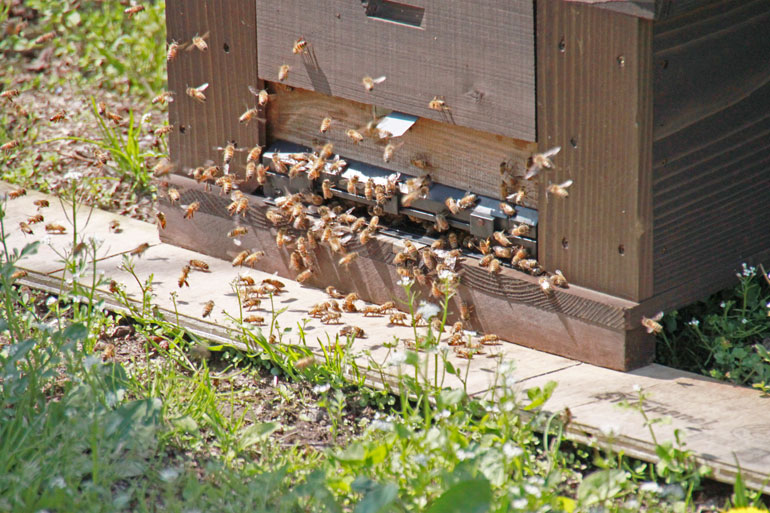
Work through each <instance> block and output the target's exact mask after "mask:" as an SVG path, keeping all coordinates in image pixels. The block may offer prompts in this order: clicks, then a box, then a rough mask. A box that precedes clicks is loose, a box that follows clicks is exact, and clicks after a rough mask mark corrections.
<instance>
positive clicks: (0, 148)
mask: <svg viewBox="0 0 770 513" xmlns="http://www.w3.org/2000/svg"><path fill="white" fill-rule="evenodd" d="M20 144H21V143H20V142H19V140H18V139H11V140H10V141H8V142H7V143H5V144H3V145H2V146H0V151H4V152H6V153H9V152H10V151H11V150H12V149H14V148H16V147H17V146H19V145H20Z"/></svg>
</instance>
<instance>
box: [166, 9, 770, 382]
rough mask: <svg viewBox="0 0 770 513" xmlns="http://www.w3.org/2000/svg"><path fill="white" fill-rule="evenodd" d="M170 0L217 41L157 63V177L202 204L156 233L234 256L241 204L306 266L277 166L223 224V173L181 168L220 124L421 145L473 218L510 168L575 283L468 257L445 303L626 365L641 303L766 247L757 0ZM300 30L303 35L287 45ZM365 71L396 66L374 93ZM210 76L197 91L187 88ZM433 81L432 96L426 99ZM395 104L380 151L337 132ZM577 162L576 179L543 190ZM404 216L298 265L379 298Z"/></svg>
mask: <svg viewBox="0 0 770 513" xmlns="http://www.w3.org/2000/svg"><path fill="white" fill-rule="evenodd" d="M166 9H167V26H168V40H169V42H172V41H178V42H189V41H190V40H191V39H192V38H193V37H194V36H195V35H206V41H207V44H208V46H209V49H208V50H207V51H205V52H201V51H198V50H192V51H182V52H180V54H179V55H178V56H177V58H175V59H173V60H171V61H169V67H168V71H169V89H170V90H172V91H175V92H176V93H177V94H176V99H175V101H174V102H173V103H172V104H171V106H170V111H169V121H170V123H171V124H172V125H173V126H174V128H175V130H174V131H173V132H172V134H171V135H170V139H169V143H170V151H171V157H172V160H173V161H174V163H175V165H176V169H177V174H175V175H174V176H173V177H172V178H171V179H170V183H171V186H173V187H175V188H177V189H178V190H180V191H181V193H182V203H183V204H189V203H191V202H193V201H199V202H200V204H201V209H200V211H199V212H198V213H197V214H196V215H195V217H194V218H193V219H192V220H183V219H182V214H183V213H184V212H183V210H182V209H181V208H180V207H179V205H170V204H168V203H167V204H166V205H165V207H164V210H165V211H166V215H167V217H168V218H169V225H168V228H167V229H166V230H165V231H163V232H161V236H162V237H163V238H164V240H166V241H170V242H173V243H175V244H178V245H182V246H185V247H190V248H195V249H197V250H199V251H204V252H208V253H211V254H213V255H216V256H221V257H228V258H232V256H233V255H235V254H236V253H237V252H238V251H240V250H241V249H242V247H240V246H235V245H234V244H233V242H232V240H231V239H228V238H227V237H226V236H225V234H226V233H227V231H229V230H230V229H232V227H233V226H234V225H235V224H236V223H237V222H240V223H241V224H246V225H248V226H250V228H251V230H250V233H249V235H247V236H246V237H245V238H244V239H243V241H242V244H243V247H254V248H262V249H264V250H265V251H267V252H268V258H266V259H263V261H262V262H261V264H260V266H261V268H262V269H266V270H269V271H274V272H278V273H279V274H282V275H287V276H295V275H296V272H295V271H292V270H291V269H290V268H289V254H288V252H286V251H284V250H281V249H278V248H276V247H275V242H274V238H275V228H274V227H273V226H272V225H271V223H269V222H268V221H267V220H266V219H265V216H264V214H265V211H266V210H267V209H268V208H269V206H270V204H271V203H270V197H271V196H274V195H275V194H276V193H280V188H281V187H279V186H272V188H271V187H266V188H259V187H258V186H257V185H258V184H257V183H256V182H255V181H253V180H252V181H249V182H247V183H243V184H241V190H242V191H244V192H245V193H248V194H252V193H253V194H254V196H253V197H252V198H251V200H250V208H249V211H248V213H247V215H246V218H245V219H243V220H241V221H234V220H233V218H231V217H229V216H228V215H227V213H226V207H227V205H228V204H229V202H230V200H229V199H228V198H227V197H225V196H223V195H221V193H220V192H221V191H219V190H218V188H217V187H214V188H213V189H212V188H208V187H206V186H204V185H202V184H199V183H196V182H195V181H194V180H192V179H190V178H188V177H187V173H188V171H189V170H190V169H192V168H195V167H197V166H201V165H203V164H204V163H205V162H207V161H214V162H221V160H222V153H221V151H219V150H218V149H217V148H221V147H224V146H225V145H226V144H227V143H228V142H229V141H233V142H235V143H237V146H238V148H251V147H253V146H255V145H262V146H264V147H265V148H266V149H269V150H268V151H272V149H273V148H278V147H283V148H287V147H288V146H286V145H287V144H289V145H292V144H293V145H301V146H304V147H307V148H310V149H317V148H318V147H319V146H320V145H322V144H323V143H325V142H332V143H334V152H335V153H337V154H339V155H340V156H341V157H342V158H344V159H346V160H348V161H349V162H351V163H354V166H357V167H358V168H360V169H362V170H364V172H365V173H366V172H371V173H374V174H375V175H376V174H377V173H380V174H381V175H382V174H383V173H384V174H387V173H394V172H401V173H403V174H404V176H406V175H412V176H416V175H419V174H420V173H421V172H422V171H423V170H419V169H417V168H416V167H415V165H414V163H415V161H417V162H419V161H426V162H429V165H430V169H429V172H430V175H431V178H432V179H433V183H434V184H436V185H435V186H434V188H435V190H436V191H438V190H440V189H441V188H442V187H444V189H442V190H445V191H449V192H447V193H446V194H454V193H459V194H460V195H462V194H463V193H465V192H472V193H475V194H477V195H479V196H482V197H484V201H483V202H482V203H483V204H484V205H487V206H489V207H490V208H489V209H488V210H483V209H477V210H474V211H473V212H470V213H467V214H464V216H465V217H462V218H457V219H454V218H453V219H452V221H453V223H455V224H456V225H457V226H465V227H466V228H468V229H469V230H471V231H474V230H475V231H476V233H477V234H478V233H485V230H486V233H488V230H489V229H490V228H494V229H499V228H501V226H503V225H501V224H500V223H504V226H508V225H509V224H510V223H511V222H512V221H511V220H510V219H504V218H501V217H499V213H496V212H494V210H495V204H496V203H498V202H499V200H500V199H502V198H503V195H504V194H506V193H508V192H511V191H510V190H505V187H503V184H504V182H506V180H508V181H510V176H511V175H517V176H518V178H519V180H518V181H517V183H516V186H515V187H516V190H518V189H520V188H521V189H523V190H524V191H525V192H526V193H527V195H526V199H525V200H524V201H523V202H522V205H521V206H520V208H519V210H520V212H519V214H520V215H521V218H520V219H518V220H517V221H516V223H526V224H528V225H530V226H531V228H532V230H531V232H530V234H529V235H528V236H527V237H524V239H522V240H521V241H520V242H521V243H522V244H525V243H526V244H529V247H530V249H531V252H532V254H536V256H537V259H538V261H539V262H540V264H541V266H542V268H544V269H545V270H547V271H549V272H553V271H555V270H556V269H559V270H561V271H562V272H563V273H564V275H565V276H566V277H567V278H568V279H569V281H570V286H569V288H566V289H560V288H557V289H556V290H555V293H554V294H552V295H546V294H544V293H543V292H542V290H541V287H540V285H539V284H538V278H537V277H535V276H531V275H529V274H527V273H524V272H522V271H520V270H517V269H514V268H508V267H506V268H504V269H503V271H502V272H501V273H499V274H490V273H489V272H487V271H486V270H485V269H483V268H480V267H479V266H477V265H476V260H477V259H478V255H474V254H468V255H467V256H466V258H465V260H464V262H463V265H462V271H461V275H462V285H461V287H460V290H459V294H458V298H457V301H455V303H453V306H452V310H453V311H455V312H456V311H457V310H458V309H459V308H458V306H459V301H460V300H461V301H463V302H464V303H466V304H468V305H472V306H473V313H472V318H471V325H472V327H473V328H475V329H477V330H481V331H484V332H492V333H497V334H499V335H500V336H502V337H503V338H506V339H509V340H512V341H514V342H517V343H520V344H524V345H527V346H530V347H535V348H538V349H542V350H545V351H549V352H553V353H558V354H562V355H565V356H569V357H573V358H576V359H580V360H583V361H587V362H591V363H595V364H599V365H602V366H607V367H611V368H616V369H629V368H633V367H636V366H638V365H641V364H644V363H647V362H648V361H650V359H651V358H652V355H653V350H654V343H653V340H652V339H651V337H650V336H649V335H648V334H647V333H646V332H645V330H644V329H642V327H641V326H640V319H641V317H642V316H643V315H648V316H649V315H652V314H654V313H655V312H657V311H659V310H662V309H669V308H673V307H677V306H680V305H683V304H686V303H689V302H692V301H694V300H696V299H699V298H701V297H703V296H705V295H706V294H708V293H710V292H713V291H715V290H718V289H719V288H721V287H724V286H726V285H729V284H730V283H731V282H732V281H733V280H734V273H735V270H736V268H738V266H739V265H740V263H741V262H754V263H756V262H759V261H762V260H763V259H765V260H766V259H767V256H768V254H769V253H770V230H768V229H767V227H768V221H769V220H770V215H769V213H770V212H769V208H770V207H768V205H770V172H768V161H769V160H770V144H768V141H769V140H768V135H767V134H768V130H769V129H770V126H769V125H768V123H769V121H768V120H770V116H769V115H768V113H770V83H769V82H770V81H769V80H768V77H770V60H768V59H767V55H768V54H770V31H768V30H766V26H767V22H768V21H770V20H769V18H770V1H768V0H753V1H746V0H686V1H684V0H682V1H677V2H673V1H668V0H656V1H653V0H649V1H642V0H640V1H626V0H618V1H612V2H599V1H588V0H586V1H571V2H568V1H565V0H535V1H534V2H533V1H525V0H474V1H448V0H443V1H439V0H408V3H396V2H391V1H388V0H368V1H367V0H364V1H362V2H355V1H349V0H286V1H282V2H270V1H267V0H257V1H256V2H255V1H254V0H251V1H245V0H229V1H224V0H201V1H198V2H184V1H181V0H167V3H166ZM297 40H304V41H306V42H307V47H306V49H305V50H304V51H301V52H299V53H298V54H294V53H293V52H292V46H293V45H294V43H295V42H296V41H297ZM284 64H285V65H288V66H289V72H288V77H287V78H286V79H285V80H283V81H279V77H278V75H279V68H280V66H282V65H284ZM367 75H368V76H371V77H380V76H384V77H386V78H385V80H384V81H382V82H381V83H377V84H376V86H375V87H374V88H373V90H371V91H367V90H366V89H365V88H364V87H363V86H362V83H361V80H362V78H363V77H364V76H367ZM204 83H208V84H209V87H208V88H207V89H206V90H205V95H206V98H207V101H206V102H205V103H202V102H198V101H195V99H193V98H191V97H190V96H188V95H186V94H184V92H185V90H186V89H187V88H188V87H197V86H199V85H201V84H204ZM249 86H252V87H255V88H257V89H262V88H265V87H266V88H268V89H269V90H270V91H271V97H270V101H269V103H268V105H267V106H266V107H265V108H261V109H259V114H258V115H259V117H260V118H261V119H259V120H255V121H253V122H251V123H248V124H246V123H239V117H240V116H241V114H242V113H243V112H244V111H245V110H246V109H248V108H251V107H254V105H255V104H256V98H255V97H254V95H253V94H252V93H251V92H250V91H249ZM433 99H440V100H442V101H443V102H445V103H444V105H445V106H446V108H440V109H436V110H434V109H431V108H429V103H430V101H431V100H433ZM391 111H392V112H397V113H404V114H405V115H407V117H408V116H414V117H415V118H416V119H417V120H416V122H415V123H414V124H413V125H412V126H411V128H409V129H408V130H407V131H406V133H405V134H404V135H403V136H401V137H399V138H398V141H399V144H398V149H397V151H396V152H395V153H394V154H393V158H392V159H390V161H389V162H383V147H382V144H378V142H377V141H368V140H367V141H364V142H362V143H360V144H353V142H352V141H351V140H350V139H349V138H347V137H346V136H345V130H346V129H348V128H357V127H362V126H366V125H367V123H368V122H369V121H370V120H372V117H373V116H376V117H377V118H379V116H380V115H381V114H382V113H388V112H391ZM327 116H328V117H331V118H332V119H333V124H332V127H331V129H330V130H329V131H328V132H326V133H323V134H321V133H319V129H318V127H319V124H320V123H321V120H322V119H323V118H324V117H327ZM281 145H283V146H281ZM556 146H559V147H561V151H560V152H559V153H558V155H556V156H555V157H554V159H553V160H554V164H555V168H554V169H552V170H548V169H546V170H543V171H542V172H541V173H540V174H539V175H538V176H536V177H535V179H534V180H521V179H520V178H521V175H522V174H524V170H525V169H526V168H527V164H528V159H529V158H530V157H531V156H532V155H533V154H535V153H538V152H543V151H546V150H548V149H549V148H553V147H556ZM245 158H246V155H245V152H236V155H235V158H234V160H233V162H231V163H230V170H231V172H233V173H237V174H238V176H240V177H243V176H244V166H245ZM366 170H369V171H366ZM568 179H571V180H573V182H574V183H573V185H572V186H571V187H570V189H569V197H567V198H558V197H555V196H554V195H552V194H548V193H547V188H548V185H549V184H550V183H560V182H563V181H565V180H568ZM271 183H272V182H271ZM275 183H278V184H284V183H285V185H286V186H287V187H288V186H289V185H290V182H281V181H278V182H275ZM302 183H303V187H316V188H318V187H320V186H319V185H318V184H315V185H313V184H312V183H310V182H308V181H307V180H305V182H302ZM276 189H279V190H278V191H276ZM339 192H340V194H341V195H344V191H343V190H342V189H340V191H339ZM436 194H438V193H436ZM358 199H360V198H358ZM163 201H166V200H163ZM484 202H486V203H484ZM391 207H392V208H393V209H395V211H396V212H398V211H399V209H400V208H402V207H403V205H401V204H399V203H398V202H397V201H396V200H394V203H393V204H392V205H391ZM428 207H429V206H426V208H428ZM505 223H508V224H505ZM416 236H417V235H415V237H416ZM404 237H407V238H408V237H411V235H409V234H405V233H403V232H397V231H393V232H390V233H389V234H388V233H385V234H381V235H379V236H378V237H376V238H375V240H374V241H373V242H372V243H369V244H367V245H366V246H365V247H363V246H361V247H359V245H356V243H355V242H353V243H352V244H351V247H350V250H351V251H354V250H355V251H359V253H360V258H358V259H357V260H356V261H355V262H354V263H353V264H351V265H350V266H349V267H340V266H339V265H336V262H337V260H338V259H337V258H335V256H334V255H333V254H332V253H330V252H329V251H328V250H326V249H323V250H322V251H320V252H319V253H318V255H317V263H316V264H315V265H316V266H317V269H316V272H315V273H314V277H313V278H312V279H311V281H310V282H309V283H311V284H314V285H318V286H321V285H323V286H325V285H328V284H333V285H335V286H337V287H338V288H340V289H343V290H356V291H358V293H359V294H360V295H361V296H362V297H363V298H367V299H370V300H372V301H386V300H390V299H393V297H394V295H397V290H398V286H397V285H396V282H397V280H398V275H397V274H396V268H395V266H394V264H393V255H394V251H393V247H394V246H395V247H396V248H397V247H399V245H400V244H401V242H402V241H401V240H400V238H404Z"/></svg>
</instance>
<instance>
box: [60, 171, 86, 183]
mask: <svg viewBox="0 0 770 513" xmlns="http://www.w3.org/2000/svg"><path fill="white" fill-rule="evenodd" d="M81 178H83V173H81V172H80V171H69V172H67V173H65V175H64V176H63V177H62V179H63V180H66V181H73V182H74V181H76V180H80V179H81Z"/></svg>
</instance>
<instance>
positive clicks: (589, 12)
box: [537, 0, 652, 301]
mask: <svg viewBox="0 0 770 513" xmlns="http://www.w3.org/2000/svg"><path fill="white" fill-rule="evenodd" d="M537 6H538V7H537V8H538V11H537V12H538V15H537V23H538V28H537V34H538V43H537V48H538V127H539V128H538V130H539V132H538V133H539V137H538V139H539V145H540V149H541V150H545V149H547V148H550V147H553V146H561V147H562V150H561V153H560V154H559V155H558V156H556V158H555V164H556V166H557V169H556V171H555V172H554V171H548V172H544V173H542V175H543V176H542V177H541V179H540V191H541V192H540V200H539V201H538V206H539V211H540V215H541V217H540V226H541V231H540V234H539V238H538V258H539V259H540V261H541V263H542V264H543V265H544V267H545V268H546V269H549V270H553V269H561V270H562V271H564V272H565V274H566V275H567V276H569V277H570V279H571V281H572V282H573V283H576V284H578V285H582V286H585V287H589V288H592V289H594V290H599V291H602V292H606V293H608V294H612V295H616V296H620V297H624V298H628V299H631V300H634V301H640V300H643V299H645V298H647V297H649V296H651V295H652V264H651V258H650V255H651V247H652V246H651V245H652V236H651V220H652V201H651V196H650V193H649V189H650V179H651V157H650V147H651V136H652V111H651V109H650V104H651V101H652V100H651V95H652V89H651V81H652V80H651V63H650V55H651V38H652V23H651V22H650V21H647V20H641V19H639V18H634V17H630V16H624V15H622V14H618V13H613V12H610V11H607V10H603V9H598V8H596V7H592V6H590V5H583V4H574V3H564V2H562V1H556V0H540V1H538V2H537ZM566 179H572V180H574V185H572V187H571V188H570V189H569V191H570V195H569V198H557V197H554V196H549V195H546V193H545V187H546V186H547V185H548V183H549V182H561V181H564V180H566Z"/></svg>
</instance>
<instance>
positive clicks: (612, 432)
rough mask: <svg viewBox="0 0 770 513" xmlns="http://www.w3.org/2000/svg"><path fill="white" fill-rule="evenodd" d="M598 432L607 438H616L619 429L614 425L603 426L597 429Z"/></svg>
mask: <svg viewBox="0 0 770 513" xmlns="http://www.w3.org/2000/svg"><path fill="white" fill-rule="evenodd" d="M599 431H601V432H602V434H603V435H604V436H606V437H608V438H611V437H613V436H617V435H618V433H620V428H619V427H618V426H617V425H616V424H604V425H603V426H601V427H600V428H599Z"/></svg>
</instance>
